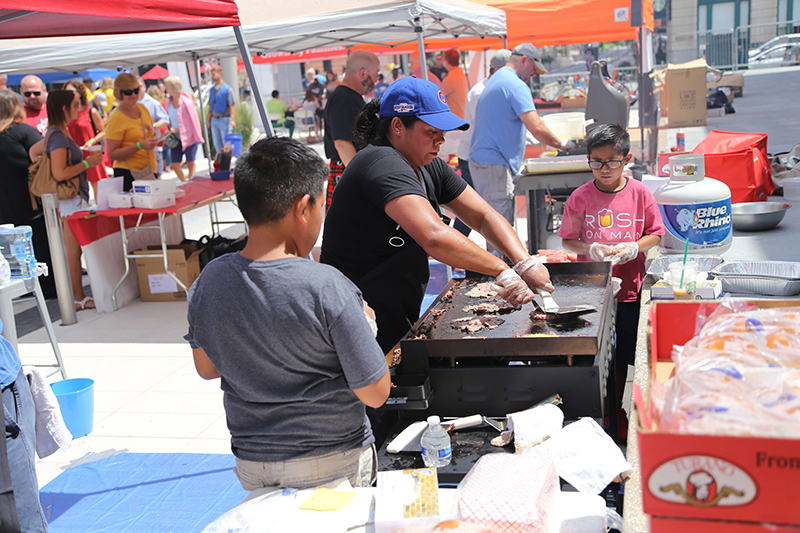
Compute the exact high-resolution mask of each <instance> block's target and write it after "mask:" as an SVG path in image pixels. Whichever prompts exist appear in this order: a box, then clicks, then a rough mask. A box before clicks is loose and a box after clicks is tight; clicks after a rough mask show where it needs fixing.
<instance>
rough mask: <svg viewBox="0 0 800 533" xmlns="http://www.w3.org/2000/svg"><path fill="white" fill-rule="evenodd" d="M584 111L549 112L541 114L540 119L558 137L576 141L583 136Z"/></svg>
mask: <svg viewBox="0 0 800 533" xmlns="http://www.w3.org/2000/svg"><path fill="white" fill-rule="evenodd" d="M584 119H585V116H584V113H580V112H569V113H550V114H547V115H543V116H542V120H543V121H544V123H545V124H546V125H547V127H548V128H549V129H550V131H552V132H553V134H554V135H555V136H556V137H558V138H559V139H561V140H562V141H563V140H571V141H577V140H578V139H583V137H584V128H583V122H584Z"/></svg>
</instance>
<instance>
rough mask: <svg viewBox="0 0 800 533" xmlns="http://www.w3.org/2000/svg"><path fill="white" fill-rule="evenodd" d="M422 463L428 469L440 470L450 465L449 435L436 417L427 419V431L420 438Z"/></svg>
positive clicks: (451, 453) (451, 451)
mask: <svg viewBox="0 0 800 533" xmlns="http://www.w3.org/2000/svg"><path fill="white" fill-rule="evenodd" d="M419 443H420V447H421V448H422V461H423V462H424V463H425V466H426V467H428V468H431V467H436V468H441V467H443V466H447V465H449V464H450V459H451V458H452V456H453V449H452V448H451V447H450V435H448V434H447V431H446V430H445V429H444V428H443V427H442V424H441V420H440V419H439V417H438V416H435V415H434V416H429V417H428V429H426V430H425V432H424V433H423V434H422V437H421V438H420V441H419Z"/></svg>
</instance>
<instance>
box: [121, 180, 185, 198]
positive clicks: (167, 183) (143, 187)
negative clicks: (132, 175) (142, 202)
mask: <svg viewBox="0 0 800 533" xmlns="http://www.w3.org/2000/svg"><path fill="white" fill-rule="evenodd" d="M175 186H176V180H135V181H134V182H133V186H132V187H131V191H133V193H134V194H144V195H156V194H170V193H173V194H174V193H175Z"/></svg>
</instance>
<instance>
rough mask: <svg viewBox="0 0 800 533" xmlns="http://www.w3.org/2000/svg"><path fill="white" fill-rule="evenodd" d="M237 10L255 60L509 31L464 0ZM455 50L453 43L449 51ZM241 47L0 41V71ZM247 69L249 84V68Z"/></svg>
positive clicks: (142, 38) (495, 12)
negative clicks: (265, 55) (325, 49)
mask: <svg viewBox="0 0 800 533" xmlns="http://www.w3.org/2000/svg"><path fill="white" fill-rule="evenodd" d="M237 4H238V6H239V18H240V20H241V21H242V26H241V33H242V37H243V39H244V41H245V42H246V43H247V45H248V46H249V49H250V52H251V53H255V54H258V53H267V52H274V51H283V52H290V53H294V52H299V51H302V50H307V49H310V48H320V47H324V46H355V45H375V46H394V45H395V44H398V43H399V44H407V43H412V42H414V41H417V43H418V46H419V49H420V55H423V54H424V44H423V39H441V38H446V39H453V38H458V37H461V36H465V37H466V36H468V37H479V38H482V37H499V36H503V35H504V34H505V28H506V24H505V13H504V12H503V11H502V10H500V9H496V8H493V7H488V6H484V5H481V4H477V3H473V2H469V1H467V0H437V1H433V0H413V1H408V0H368V1H366V2H365V1H364V0H341V1H337V2H330V1H328V0H307V1H304V2H303V3H302V9H303V11H304V12H305V13H307V14H306V15H305V16H302V17H298V16H296V10H297V7H298V6H297V4H294V3H292V2H283V3H275V4H270V5H265V4H264V3H263V2H257V1H254V0H239V1H238V2H237ZM457 44H458V42H457V41H453V46H457ZM240 45H241V43H239V42H237V39H236V38H235V37H234V35H233V34H232V32H231V31H230V30H229V29H227V28H212V29H202V30H186V31H180V32H161V33H152V34H141V35H136V36H121V37H87V38H78V37H75V38H54V39H36V40H34V39H26V40H9V41H0V73H11V72H77V71H80V70H84V69H86V68H89V67H105V68H119V67H121V68H129V67H133V66H137V65H141V64H145V63H164V62H167V61H196V60H198V59H200V58H208V57H231V56H238V55H240ZM245 66H246V67H247V69H248V76H250V78H251V79H253V78H254V75H253V72H252V69H251V66H250V65H249V62H245ZM426 75H427V73H426ZM259 103H260V102H259ZM259 112H260V113H261V118H262V121H264V123H265V124H264V125H265V130H267V131H269V129H268V128H269V121H267V120H266V113H265V112H264V110H263V106H259Z"/></svg>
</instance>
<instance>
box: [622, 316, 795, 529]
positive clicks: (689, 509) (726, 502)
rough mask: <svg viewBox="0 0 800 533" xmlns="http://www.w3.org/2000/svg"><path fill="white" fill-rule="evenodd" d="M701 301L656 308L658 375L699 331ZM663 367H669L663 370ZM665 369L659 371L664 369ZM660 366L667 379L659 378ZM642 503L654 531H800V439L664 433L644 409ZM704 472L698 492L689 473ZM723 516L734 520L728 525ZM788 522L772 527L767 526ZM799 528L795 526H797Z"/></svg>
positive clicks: (654, 364) (654, 362) (653, 332)
mask: <svg viewBox="0 0 800 533" xmlns="http://www.w3.org/2000/svg"><path fill="white" fill-rule="evenodd" d="M755 303H756V305H757V306H758V307H790V306H798V305H800V300H755ZM701 305H705V306H709V307H710V308H713V307H714V306H716V305H719V304H718V303H714V302H710V303H704V304H701V303H700V302H658V303H656V304H654V305H653V306H652V307H651V308H650V324H649V326H650V328H649V329H650V350H651V352H650V357H651V359H650V363H651V368H652V370H653V373H652V377H651V379H657V380H658V381H663V380H665V379H666V377H668V376H669V373H670V370H669V368H665V367H667V366H668V365H671V364H672V363H671V362H668V361H670V358H671V355H670V354H671V352H672V346H673V345H683V344H685V343H686V342H687V341H689V339H691V338H692V337H693V336H694V331H695V320H696V316H697V313H698V310H699V309H700V306H701ZM659 367H661V368H659ZM657 369H658V370H657ZM657 371H658V374H659V377H658V378H656V372H657ZM638 416H639V418H638V420H637V425H636V433H637V438H638V442H639V462H640V468H641V480H642V481H641V484H642V500H643V506H644V511H645V512H646V513H647V514H648V515H650V517H651V522H650V526H651V532H652V533H658V532H663V531H677V530H678V529H679V528H681V529H682V530H686V531H726V532H728V531H736V532H739V531H742V532H744V531H747V532H749V531H753V532H755V531H797V530H798V529H797V528H796V526H798V525H800V512H798V510H797V505H796V501H797V488H796V487H797V480H798V474H799V473H800V440H795V439H773V438H759V437H735V436H712V435H695V434H679V433H666V432H661V431H659V430H658V429H657V428H655V427H654V426H653V424H652V420H651V418H652V417H651V416H650V414H649V413H648V411H647V409H643V410H642V411H639V412H638ZM698 472H704V473H705V474H707V475H708V476H711V478H713V480H714V481H713V483H712V484H711V485H710V487H711V490H709V491H708V494H707V496H705V497H703V498H698V497H695V495H694V493H693V491H692V485H691V482H690V481H689V477H690V476H692V475H693V474H695V473H698ZM723 521H726V522H725V523H723ZM764 523H769V524H783V525H784V526H772V525H770V526H768V527H765V526H764V525H763V524H764ZM791 526H795V527H791Z"/></svg>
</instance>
